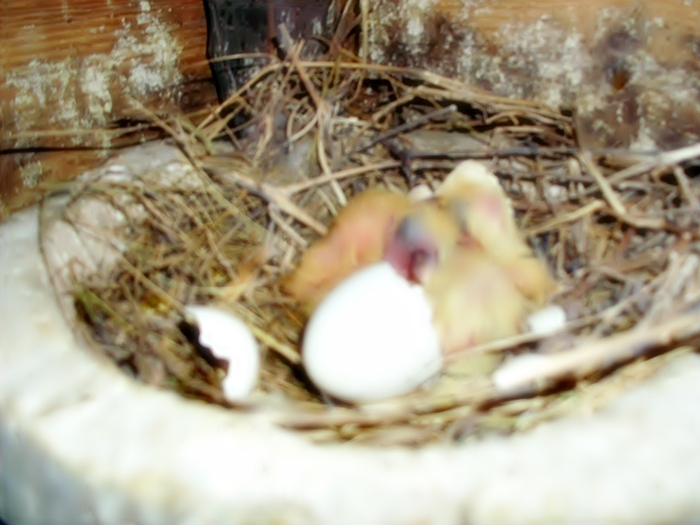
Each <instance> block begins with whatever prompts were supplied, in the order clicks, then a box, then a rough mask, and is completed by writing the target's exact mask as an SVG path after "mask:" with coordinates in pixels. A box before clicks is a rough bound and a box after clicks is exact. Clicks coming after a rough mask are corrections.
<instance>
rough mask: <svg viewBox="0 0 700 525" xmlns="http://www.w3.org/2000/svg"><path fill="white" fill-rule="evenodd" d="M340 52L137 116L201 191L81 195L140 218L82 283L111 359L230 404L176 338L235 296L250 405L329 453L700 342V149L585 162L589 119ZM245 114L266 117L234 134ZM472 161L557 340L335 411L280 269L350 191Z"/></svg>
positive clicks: (532, 410) (440, 437)
mask: <svg viewBox="0 0 700 525" xmlns="http://www.w3.org/2000/svg"><path fill="white" fill-rule="evenodd" d="M332 48H333V49H335V51H334V52H335V55H334V56H328V57H325V58H324V59H322V60H318V61H312V62H310V61H302V60H300V59H299V58H298V57H299V51H300V49H301V44H300V45H299V46H297V47H294V48H292V50H291V51H290V53H289V54H288V55H287V57H286V58H285V59H284V60H277V59H276V58H273V57H269V60H268V64H267V65H266V66H264V67H262V68H261V70H260V72H259V73H258V74H257V75H256V76H255V77H254V78H252V79H251V80H250V81H249V82H248V83H247V84H246V85H245V86H242V87H241V89H240V90H239V91H238V92H236V93H235V94H233V95H232V96H231V97H229V99H228V100H227V101H226V102H224V103H223V104H221V105H220V106H219V107H218V108H217V109H216V110H215V111H213V112H211V114H209V115H208V116H207V117H206V118H204V119H203V120H202V121H201V122H199V123H197V124H196V125H195V124H194V123H192V122H191V121H189V120H188V119H187V118H185V117H183V116H168V117H162V116H156V115H153V114H150V113H149V112H148V111H147V110H146V109H145V108H140V109H141V111H142V112H143V113H144V115H145V116H146V117H147V119H148V120H149V121H150V122H152V123H154V124H155V125H156V126H158V127H160V128H162V129H163V130H165V131H166V132H167V133H168V134H169V135H170V136H171V137H172V140H173V141H174V142H175V143H176V144H177V145H178V146H179V147H180V149H181V150H182V151H183V152H184V153H185V155H186V156H187V158H188V159H189V161H190V162H191V164H192V166H193V167H194V169H195V170H196V172H197V173H198V176H199V177H200V179H199V181H198V183H197V184H194V185H189V186H186V187H178V186H167V185H164V186H163V187H148V188H144V187H143V186H139V185H134V184H128V183H123V182H119V181H114V180H111V179H110V180H107V179H105V180H93V181H91V182H90V183H89V184H81V185H80V186H79V187H78V188H77V189H76V190H75V192H74V193H75V198H76V199H77V198H78V197H81V198H82V197H86V196H90V197H98V198H100V199H103V200H105V201H107V202H110V203H112V204H113V205H114V206H115V207H117V208H119V209H123V210H124V211H125V213H127V215H129V210H131V209H138V214H136V215H137V216H133V214H132V219H130V220H131V224H130V227H128V228H125V229H124V242H125V243H126V249H125V250H124V252H123V257H121V258H120V259H119V260H118V262H117V264H116V266H115V267H114V268H113V270H112V272H111V273H110V274H109V275H98V274H93V275H90V276H89V277H88V278H82V279H80V280H79V282H76V283H75V291H74V303H75V306H76V309H77V312H78V314H79V317H80V319H81V321H82V322H83V323H84V325H85V326H87V327H88V328H89V330H90V332H91V337H92V338H93V340H94V342H95V343H96V344H95V346H96V348H98V350H99V351H100V352H102V353H104V354H106V355H107V356H109V357H110V359H112V360H113V361H114V362H115V363H117V365H118V366H120V367H121V368H122V369H124V370H125V371H127V372H128V373H130V374H131V375H133V376H134V377H136V378H137V379H138V380H140V381H142V382H144V383H147V384H151V385H155V386H157V387H162V388H173V389H175V390H178V391H179V392H181V393H183V394H184V395H186V396H190V397H194V398H198V399H203V400H206V401H209V402H213V403H218V404H221V405H224V406H229V405H228V404H227V403H226V401H225V400H224V398H223V396H222V394H221V390H220V386H219V382H220V374H219V372H218V371H217V369H215V368H214V367H212V366H211V365H210V364H208V363H207V362H206V360H205V359H203V357H202V356H200V355H198V354H197V353H196V351H195V350H194V349H193V348H192V346H191V345H190V344H189V343H188V341H187V340H186V339H185V337H184V336H183V335H182V333H181V332H180V330H179V329H178V322H179V321H180V319H181V316H182V306H183V305H184V304H187V303H210V302H217V301H218V302H225V303H226V304H227V305H228V306H229V307H230V308H231V309H232V310H233V311H234V312H235V313H237V314H238V315H239V316H240V317H241V318H242V319H244V320H245V322H246V323H247V324H248V325H249V326H250V327H251V328H253V329H254V331H255V334H256V336H257V337H258V339H259V340H260V341H261V343H262V345H263V347H264V349H265V350H266V353H265V362H264V371H263V375H262V380H261V385H260V392H258V393H257V395H256V396H255V397H254V398H253V400H252V402H251V404H250V406H247V407H234V408H235V409H240V408H247V409H249V410H259V411H264V412H265V413H267V414H268V416H269V417H270V418H272V419H273V420H274V421H276V422H277V423H278V424H279V425H281V426H283V427H285V428H289V429H295V430H297V431H299V432H303V433H304V434H306V435H307V436H308V437H309V438H310V439H312V440H314V441H318V442H334V441H352V442H357V443H363V444H368V445H395V444H402V445H420V444H424V443H429V442H435V441H455V440H464V439H474V438H478V437H479V436H482V435H485V434H489V433H493V432H497V433H511V432H515V431H520V430H524V429H528V428H531V427H532V426H534V425H535V424H538V423H539V422H541V421H546V420H549V419H552V418H555V417H560V416H562V415H564V414H570V413H572V412H577V411H579V412H581V411H589V410H593V409H595V408H597V407H598V406H601V405H602V404H604V403H606V402H607V401H608V400H609V399H611V398H613V397H615V396H616V395H617V394H618V393H620V392H622V391H624V390H625V389H627V388H629V386H630V385H633V384H637V383H639V382H640V381H643V380H644V379H645V378H646V377H648V376H649V374H650V373H652V372H653V370H655V369H656V368H657V367H659V366H660V365H662V364H663V363H664V362H666V361H667V360H668V359H671V358H673V356H675V355H676V354H678V353H682V352H687V351H689V350H688V348H689V347H688V346H685V345H686V344H691V343H692V342H693V341H694V340H695V338H696V336H697V331H698V326H700V323H698V322H697V319H698V318H697V315H696V314H695V313H694V310H693V307H694V306H695V305H696V303H697V301H698V298H699V294H700V264H699V260H700V259H698V256H697V251H698V245H697V232H698V221H699V220H700V215H698V206H699V205H698V197H697V188H696V186H697V184H696V183H695V182H694V181H693V180H692V174H691V173H690V168H688V165H687V164H685V165H684V164H683V163H684V162H685V161H687V160H689V159H692V158H695V157H697V156H698V155H700V145H696V146H691V147H689V148H684V149H682V150H678V151H676V152H667V153H659V154H656V155H654V154H650V155H643V154H639V153H637V152H630V151H615V150H610V151H597V152H591V151H582V150H580V149H579V147H578V144H577V140H576V134H575V127H576V126H575V121H574V119H573V118H572V117H571V116H568V115H565V114H562V113H560V112H558V111H555V110H553V109H552V108H548V107H545V106H542V105H539V104H536V103H533V102H528V101H521V100H513V99H507V98H502V97H498V96H494V95H492V94H489V93H486V92H484V91H482V90H479V89H476V88H474V87H471V86H468V85H465V84H462V83H460V82H458V81H456V80H454V79H448V78H444V77H441V76H439V75H435V74H433V73H429V72H426V71H418V70H407V69H399V68H390V67H382V66H377V65H372V64H367V63H364V62H362V61H361V60H360V59H358V58H357V57H354V56H352V55H351V54H349V53H348V52H347V51H344V50H338V49H336V48H337V46H332ZM239 114H241V115H242V114H245V115H247V116H248V117H249V118H250V119H249V120H248V122H247V123H246V124H244V125H242V126H240V127H239V128H237V129H231V128H230V124H231V122H233V121H234V118H235V117H236V115H239ZM448 132H449V133H450V134H449V135H446V133H448ZM431 137H432V139H431ZM465 158H479V159H484V160H490V161H493V165H494V167H495V171H496V173H497V175H498V176H499V178H500V179H501V181H502V183H503V186H504V188H505V189H506V191H507V193H508V194H509V196H510V197H511V199H512V201H513V204H514V207H515V209H516V212H517V216H518V222H519V224H520V226H521V228H522V229H523V231H524V232H525V233H526V234H527V235H528V238H529V240H530V242H531V244H532V245H533V247H534V248H535V249H536V251H537V252H538V253H539V254H540V255H542V256H543V257H545V258H546V259H547V260H548V261H549V263H550V265H551V267H552V269H553V272H554V275H555V276H556V279H557V282H558V283H559V290H558V292H557V294H556V297H555V298H554V299H555V302H556V303H558V304H561V305H564V306H565V308H566V310H567V312H568V314H569V318H570V319H573V321H571V322H570V323H569V324H568V325H567V326H566V327H565V328H564V329H563V330H561V331H560V333H558V334H555V335H553V336H551V337H548V338H546V339H544V340H542V338H540V337H537V336H533V335H529V334H524V335H522V336H518V337H516V338H513V339H510V340H508V341H496V342H494V343H492V344H489V345H486V346H484V347H481V348H477V349H475V350H472V351H471V352H469V353H468V354H465V355H462V356H458V357H457V358H456V359H454V360H453V361H452V362H450V363H449V365H448V367H447V369H446V372H445V374H444V376H443V377H442V378H441V379H440V380H439V381H437V382H436V383H435V384H433V385H430V386H428V387H426V388H425V389H422V390H420V391H417V392H415V393H413V394H410V395H408V396H405V397H404V398H401V399H396V400H390V401H387V402H384V403H377V404H374V405H371V406H364V407H351V406H333V405H330V404H328V402H327V400H324V399H323V398H322V397H321V396H320V395H319V393H318V392H316V391H315V390H314V389H313V387H312V386H311V385H310V384H309V382H308V381H307V380H306V379H305V378H304V375H303V371H302V370H301V369H300V366H299V361H300V360H299V355H298V346H299V338H300V334H301V331H302V329H303V323H304V319H303V317H302V315H301V314H300V313H299V311H298V309H297V307H296V305H295V304H294V303H293V302H292V301H291V300H290V299H289V298H288V297H287V296H285V294H284V293H283V292H282V291H281V289H280V284H279V283H280V278H281V277H282V276H283V275H285V274H286V273H287V272H289V271H290V270H291V268H292V267H293V264H294V262H295V261H297V260H298V258H299V256H300V254H301V253H302V252H303V250H304V249H305V247H306V246H308V245H309V243H311V242H313V240H314V239H316V238H318V236H319V235H322V234H323V233H324V232H325V231H326V228H327V226H328V224H329V223H330V222H331V220H332V217H333V216H334V215H335V214H336V213H337V211H338V209H340V208H341V207H342V206H343V205H344V204H345V203H346V202H347V200H349V199H351V198H352V196H353V195H354V194H356V193H358V192H361V191H363V190H364V189H366V188H369V187H374V186H385V187H390V188H393V189H397V190H399V191H404V192H405V191H407V190H408V189H409V187H410V186H412V185H415V184H417V183H423V182H425V183H428V184H431V185H435V184H437V183H439V181H440V180H441V179H442V178H444V176H445V175H446V174H447V173H448V172H449V170H450V169H451V168H452V167H453V166H454V165H455V164H456V162H457V161H458V160H459V159H465ZM69 208H70V206H69ZM674 349H675V350H674ZM669 350H674V351H673V352H670V353H665V352H667V351H669ZM529 352H537V353H538V355H540V356H541V357H542V360H541V361H540V364H539V365H538V366H536V367H535V368H534V369H528V371H527V373H521V374H520V375H519V376H518V379H517V380H516V381H515V382H512V383H511V384H510V386H509V387H508V388H507V389H505V390H503V389H498V388H496V387H495V386H494V383H493V381H492V379H491V373H492V372H493V370H494V369H495V368H496V367H497V366H498V365H499V364H501V363H502V362H503V361H504V359H506V358H507V357H508V356H512V355H517V354H523V353H529ZM623 365H624V366H623Z"/></svg>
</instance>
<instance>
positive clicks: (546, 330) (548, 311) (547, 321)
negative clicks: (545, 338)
mask: <svg viewBox="0 0 700 525" xmlns="http://www.w3.org/2000/svg"><path fill="white" fill-rule="evenodd" d="M525 324H526V325H527V328H528V330H529V331H530V332H531V333H533V334H538V335H549V334H552V333H554V332H556V331H557V330H559V329H561V328H562V327H564V326H565V325H566V312H565V311H564V309H563V308H562V307H561V306H559V305H556V304H550V305H549V306H545V307H544V308H542V309H540V310H537V311H536V312H535V313H533V314H531V315H529V316H528V317H527V319H525Z"/></svg>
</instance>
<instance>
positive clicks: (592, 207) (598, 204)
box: [524, 200, 605, 236]
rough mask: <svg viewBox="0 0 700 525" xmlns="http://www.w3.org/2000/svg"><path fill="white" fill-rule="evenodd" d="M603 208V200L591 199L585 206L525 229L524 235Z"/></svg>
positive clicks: (582, 216) (542, 230)
mask: <svg viewBox="0 0 700 525" xmlns="http://www.w3.org/2000/svg"><path fill="white" fill-rule="evenodd" d="M603 208H605V202H603V201H601V200H595V201H591V202H589V203H588V204H586V205H585V206H583V207H581V208H578V209H576V210H574V211H572V212H570V213H566V214H564V215H560V216H559V217H555V218H554V219H551V220H549V221H547V222H545V223H543V224H540V225H539V226H533V227H532V228H528V229H527V230H525V232H524V233H525V235H526V236H531V235H537V234H540V233H543V232H546V231H549V230H553V229H555V228H558V227H560V226H562V225H564V224H567V223H570V222H574V221H577V220H579V219H582V218H584V217H586V216H587V215H591V214H592V213H595V212H597V211H599V210H602V209H603Z"/></svg>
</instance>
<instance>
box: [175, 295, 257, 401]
mask: <svg viewBox="0 0 700 525" xmlns="http://www.w3.org/2000/svg"><path fill="white" fill-rule="evenodd" d="M185 313H186V315H187V316H189V317H192V319H193V320H194V321H195V322H196V324H197V326H198V327H199V344H200V345H202V346H204V347H206V348H208V349H209V350H210V351H211V353H212V354H213V355H214V356H215V357H217V358H218V359H225V360H226V361H228V371H227V373H226V377H225V378H224V380H223V381H222V382H221V387H222V388H223V391H224V397H225V398H226V399H227V400H228V401H231V402H237V401H243V400H245V399H246V398H247V397H248V396H250V394H251V392H252V391H253V390H255V387H256V386H257V384H258V376H259V373H260V350H259V348H258V342H257V341H256V340H255V337H254V336H253V333H252V332H251V331H250V328H248V327H247V326H246V325H245V323H244V322H243V321H241V320H240V319H239V318H238V317H236V316H235V315H233V314H232V313H229V312H227V311H225V310H222V309H221V308H216V307H213V306H187V307H185Z"/></svg>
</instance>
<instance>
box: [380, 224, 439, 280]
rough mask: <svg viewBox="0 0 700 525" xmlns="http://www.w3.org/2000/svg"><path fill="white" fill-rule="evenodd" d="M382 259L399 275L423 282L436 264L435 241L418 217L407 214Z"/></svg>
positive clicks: (436, 251)
mask: <svg viewBox="0 0 700 525" xmlns="http://www.w3.org/2000/svg"><path fill="white" fill-rule="evenodd" d="M384 259H385V260H386V261H387V262H389V263H390V264H391V265H392V266H393V267H394V269H395V270H396V271H397V272H398V273H399V275H402V276H403V277H404V278H406V279H408V280H409V281H411V282H413V283H423V282H424V281H425V278H426V275H427V273H428V272H429V271H430V270H431V269H432V268H433V267H434V266H435V265H436V264H437V259H438V250H437V243H436V240H435V239H434V238H433V237H432V236H431V235H430V232H429V231H428V230H427V229H426V228H425V227H424V225H423V224H422V222H421V221H420V220H419V219H418V218H416V217H413V216H408V217H406V218H405V219H404V220H403V221H401V223H400V224H399V227H398V228H397V230H396V232H395V233H394V235H393V236H392V237H391V239H390V240H389V244H388V246H387V250H386V255H385V256H384Z"/></svg>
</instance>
